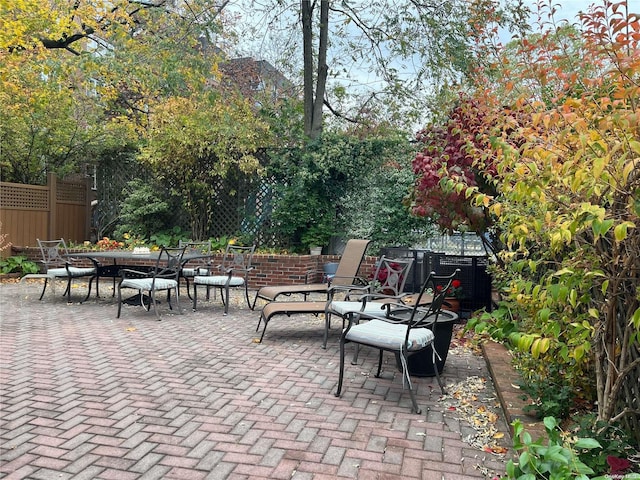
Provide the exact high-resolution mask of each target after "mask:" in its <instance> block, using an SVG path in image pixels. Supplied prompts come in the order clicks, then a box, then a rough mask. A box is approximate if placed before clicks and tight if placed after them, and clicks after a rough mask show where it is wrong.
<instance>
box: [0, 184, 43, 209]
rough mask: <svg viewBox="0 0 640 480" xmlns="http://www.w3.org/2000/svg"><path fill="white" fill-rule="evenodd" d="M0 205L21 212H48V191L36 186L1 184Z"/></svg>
mask: <svg viewBox="0 0 640 480" xmlns="http://www.w3.org/2000/svg"><path fill="white" fill-rule="evenodd" d="M0 205H2V207H3V208H16V209H21V210H49V189H48V188H47V187H41V186H36V185H21V184H17V183H2V189H0Z"/></svg>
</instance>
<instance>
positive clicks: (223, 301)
mask: <svg viewBox="0 0 640 480" xmlns="http://www.w3.org/2000/svg"><path fill="white" fill-rule="evenodd" d="M220 295H221V296H222V289H220ZM224 297H226V300H225V298H224ZM222 303H224V314H223V315H226V314H227V313H229V285H227V286H226V287H225V292H224V296H223V299H222Z"/></svg>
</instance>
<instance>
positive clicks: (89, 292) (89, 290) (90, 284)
mask: <svg viewBox="0 0 640 480" xmlns="http://www.w3.org/2000/svg"><path fill="white" fill-rule="evenodd" d="M95 278H96V277H91V278H90V279H89V289H88V290H87V296H86V297H84V300H82V301H81V302H80V303H84V302H86V301H87V300H89V297H90V296H91V286H92V285H93V280H94V279H95ZM97 290H98V282H96V292H97Z"/></svg>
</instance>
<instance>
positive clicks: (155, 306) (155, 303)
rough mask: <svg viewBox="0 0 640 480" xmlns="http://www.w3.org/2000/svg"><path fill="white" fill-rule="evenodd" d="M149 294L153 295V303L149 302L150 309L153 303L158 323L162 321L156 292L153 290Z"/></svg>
mask: <svg viewBox="0 0 640 480" xmlns="http://www.w3.org/2000/svg"><path fill="white" fill-rule="evenodd" d="M149 294H150V295H151V301H150V302H149V308H151V303H153V311H154V313H155V314H156V318H157V319H158V321H160V320H162V319H161V318H160V312H158V304H157V302H156V291H155V290H152V291H150V292H149Z"/></svg>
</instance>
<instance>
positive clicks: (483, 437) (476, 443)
mask: <svg viewBox="0 0 640 480" xmlns="http://www.w3.org/2000/svg"><path fill="white" fill-rule="evenodd" d="M486 383H487V381H486V379H484V378H481V377H468V378H467V379H465V380H463V381H461V382H459V383H458V384H456V385H453V386H452V387H451V390H450V391H451V392H454V393H451V394H450V395H445V396H444V397H443V400H444V401H445V405H446V408H447V410H449V411H454V412H456V413H455V414H454V415H455V416H456V417H457V418H458V419H459V420H464V421H466V422H467V423H468V424H469V425H470V426H471V427H473V431H474V433H473V434H471V435H469V436H467V437H465V438H464V439H463V440H464V441H465V442H466V443H468V444H470V445H471V446H473V447H476V448H477V449H478V450H481V451H485V452H487V453H492V454H504V453H506V452H507V451H508V449H507V448H505V447H502V446H499V445H494V443H493V441H495V440H500V439H502V438H505V434H504V433H503V432H499V431H498V429H497V428H496V423H497V421H498V418H499V417H498V415H497V414H496V413H495V412H493V411H492V410H493V409H499V408H500V406H499V404H496V402H495V398H494V397H493V395H492V394H491V392H488V391H487V389H486V387H487V385H486Z"/></svg>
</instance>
